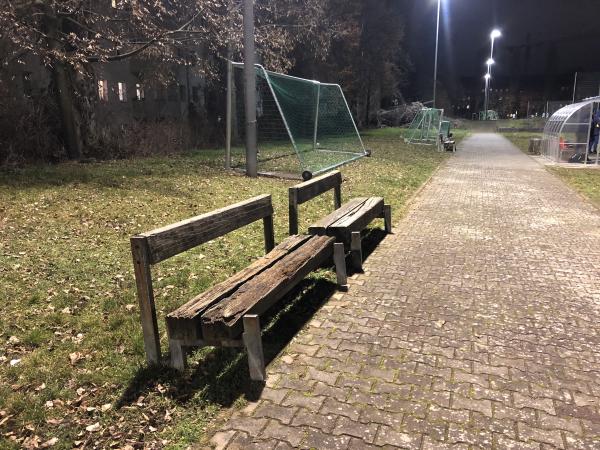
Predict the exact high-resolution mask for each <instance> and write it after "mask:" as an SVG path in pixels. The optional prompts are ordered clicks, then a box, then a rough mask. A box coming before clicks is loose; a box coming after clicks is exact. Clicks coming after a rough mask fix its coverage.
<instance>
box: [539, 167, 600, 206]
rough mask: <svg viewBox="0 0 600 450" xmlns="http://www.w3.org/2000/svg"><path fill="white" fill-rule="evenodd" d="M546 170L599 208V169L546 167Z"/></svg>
mask: <svg viewBox="0 0 600 450" xmlns="http://www.w3.org/2000/svg"><path fill="white" fill-rule="evenodd" d="M548 170H549V171H550V172H552V173H554V174H556V175H558V176H559V177H560V178H562V179H563V180H564V181H565V182H566V183H567V184H569V185H570V186H572V187H573V188H575V190H576V191H577V192H579V193H580V194H582V195H583V196H584V197H586V198H588V199H589V200H590V201H591V202H592V203H593V204H594V205H596V206H597V207H598V208H600V170H598V169H567V168H563V167H548Z"/></svg>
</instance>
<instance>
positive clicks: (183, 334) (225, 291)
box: [167, 236, 310, 341]
mask: <svg viewBox="0 0 600 450" xmlns="http://www.w3.org/2000/svg"><path fill="white" fill-rule="evenodd" d="M309 239H310V236H290V237H289V238H287V239H285V240H284V241H283V242H282V243H281V244H279V245H278V246H277V247H275V249H273V250H272V251H271V252H269V253H268V254H266V255H265V256H263V257H261V258H259V259H257V260H256V261H254V262H253V263H252V264H251V265H249V266H248V267H246V268H245V269H244V270H242V271H240V272H238V273H236V274H235V275H233V276H232V277H230V278H228V279H227V280H225V281H223V282H222V283H219V284H217V285H215V286H213V287H212V288H210V289H208V290H207V291H205V292H203V293H202V294H200V295H198V296H196V297H194V298H193V299H191V300H190V301H189V302H187V303H186V304H184V305H182V306H180V307H179V308H177V309H176V310H175V311H173V312H171V313H170V314H168V315H167V327H168V329H169V337H170V338H172V339H183V340H185V341H194V340H201V339H202V338H203V336H202V330H201V326H200V315H201V314H202V313H203V312H204V311H205V310H206V309H208V308H209V307H211V306H212V305H214V304H215V303H217V302H219V301H221V300H222V299H224V298H226V297H228V296H230V295H231V294H232V293H233V292H235V291H236V290H237V289H238V288H239V287H240V286H242V285H243V284H244V283H246V282H247V281H248V280H250V279H252V278H253V277H255V276H256V275H257V274H259V273H261V272H263V271H265V270H267V269H268V268H270V267H272V266H273V265H274V264H275V263H277V261H279V260H281V259H282V258H283V257H284V256H286V255H287V254H289V253H290V252H293V251H294V250H296V249H297V248H298V247H300V246H302V245H303V244H304V243H305V242H307V241H308V240H309Z"/></svg>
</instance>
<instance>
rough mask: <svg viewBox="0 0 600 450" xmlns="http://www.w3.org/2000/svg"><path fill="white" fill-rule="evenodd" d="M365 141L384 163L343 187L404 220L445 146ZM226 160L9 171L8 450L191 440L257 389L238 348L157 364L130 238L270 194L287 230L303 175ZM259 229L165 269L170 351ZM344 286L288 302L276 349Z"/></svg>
mask: <svg viewBox="0 0 600 450" xmlns="http://www.w3.org/2000/svg"><path fill="white" fill-rule="evenodd" d="M462 134H464V132H463V133H462ZM365 140H366V144H367V145H368V146H369V148H371V149H372V150H373V157H371V158H365V159H362V160H360V161H358V162H355V163H352V164H350V165H348V166H344V167H343V168H342V172H343V174H344V177H345V182H344V186H343V196H344V198H345V199H348V198H350V197H353V196H360V195H379V196H384V197H385V198H386V201H387V202H389V203H391V205H392V207H393V214H394V219H396V220H397V219H398V217H399V216H400V214H401V213H402V211H403V208H404V207H405V205H406V203H407V200H408V199H409V198H410V197H411V195H412V194H413V193H414V192H415V191H416V190H417V189H418V188H419V187H420V186H421V185H422V184H423V183H424V182H425V181H426V180H427V179H428V177H429V176H430V175H431V174H432V173H433V171H434V170H435V169H436V168H437V167H438V165H439V164H440V163H441V162H442V161H443V160H444V159H445V158H446V155H445V154H444V153H439V152H436V151H435V150H434V149H431V148H427V147H416V146H407V145H405V144H403V143H402V141H401V139H400V137H399V132H398V131H396V132H394V131H393V130H390V129H387V130H383V131H374V132H369V133H367V134H366V136H365ZM221 161H222V152H220V151H219V152H217V151H214V152H212V151H203V152H197V153H193V154H189V155H185V156H178V157H171V158H151V159H136V160H125V161H112V162H102V163H94V164H87V165H81V164H62V165H58V166H53V167H49V166H43V167H32V168H26V169H22V170H17V171H10V172H0V298H1V299H2V302H0V314H1V315H2V317H4V318H5V320H2V322H1V323H0V447H1V448H21V447H28V448H37V447H36V446H41V445H43V444H45V443H46V444H47V445H50V444H52V445H53V448H73V447H89V448H107V447H113V446H114V447H123V446H125V445H131V446H134V447H138V446H139V447H141V446H144V447H145V448H162V447H169V448H185V447H186V446H187V445H188V444H190V443H192V442H196V441H198V440H200V439H201V438H202V437H203V434H204V431H205V429H206V426H207V424H208V423H209V422H210V421H211V420H212V419H213V418H214V417H215V416H216V415H217V414H218V413H219V412H220V411H222V410H223V408H228V407H231V406H232V405H236V404H239V403H243V402H244V398H247V397H251V396H252V395H253V392H255V386H253V385H252V383H249V382H248V376H247V369H246V366H245V359H244V357H243V355H241V354H239V353H236V352H235V351H230V350H226V349H205V350H203V351H200V352H197V353H196V354H195V355H194V356H193V358H191V364H190V368H189V369H188V370H187V371H186V372H185V373H183V374H177V373H174V372H172V371H170V370H168V369H156V368H154V369H151V368H147V367H146V366H145V362H144V361H145V358H144V351H143V344H142V336H141V327H140V325H139V319H138V317H139V313H138V306H137V301H136V297H135V282H134V277H133V270H132V263H131V256H130V250H129V237H130V236H132V235H134V234H136V233H139V232H143V231H148V230H150V229H153V228H155V227H158V226H162V225H166V224H169V223H172V222H175V221H177V220H180V219H183V218H187V217H190V216H193V215H196V214H200V213H203V212H206V211H210V210H213V209H215V208H218V207H222V206H225V205H227V204H231V203H235V202H237V201H240V200H243V199H247V198H250V197H252V196H255V195H259V194H263V193H271V194H272V195H273V201H274V206H275V211H276V216H275V227H276V240H277V241H278V242H279V241H281V240H282V239H283V238H284V236H285V234H286V230H287V187H288V186H289V185H290V184H292V182H291V181H284V180H277V179H267V178H260V179H248V178H245V177H242V176H239V175H236V174H233V173H231V172H225V171H224V170H222V169H221V168H220V165H221ZM331 204H332V198H331V195H324V196H322V198H320V199H317V200H315V201H312V202H309V203H308V204H307V205H303V206H302V207H301V214H300V219H301V229H303V230H306V228H307V226H308V224H309V223H310V222H311V221H313V220H315V219H317V218H318V217H321V216H323V215H324V214H326V213H328V212H330V211H331ZM261 236H262V233H261V230H260V225H258V224H257V225H252V226H249V227H246V228H245V229H243V230H241V231H238V232H234V233H231V234H230V235H228V236H226V237H224V238H220V239H216V240H214V241H212V242H210V243H208V244H206V245H203V246H201V247H200V248H198V249H196V250H192V251H190V252H187V253H186V254H184V255H181V256H179V257H175V258H172V259H171V260H169V261H166V262H164V263H161V264H159V265H157V266H156V267H155V268H153V277H154V281H155V294H156V301H157V309H158V315H159V324H160V330H161V333H162V336H163V344H165V341H166V336H165V329H164V316H165V314H166V313H168V312H169V311H171V310H172V309H174V308H175V307H176V306H178V305H180V304H181V303H182V302H184V301H186V300H187V299H189V298H190V296H193V295H195V294H197V293H199V292H201V291H203V290H204V289H206V288H207V287H209V286H211V285H213V284H215V283H217V282H219V281H221V280H223V279H225V278H226V277H228V276H230V275H232V274H233V273H235V272H236V271H238V270H240V269H241V268H243V267H245V266H246V265H247V264H248V263H249V262H250V261H252V260H253V259H254V258H256V257H257V256H259V255H260V254H261V252H262V246H263V243H262V238H261ZM331 280H332V274H331V273H330V272H328V271H323V272H321V273H318V274H316V275H313V276H312V277H311V278H310V279H309V280H307V281H306V282H305V283H303V284H302V285H301V286H300V287H299V288H298V289H296V290H295V291H294V293H293V294H291V295H290V296H289V298H288V302H287V303H286V306H285V307H284V308H283V309H281V310H278V311H275V313H274V320H273V322H272V324H271V325H269V327H270V330H271V331H268V333H269V334H268V336H267V337H266V339H265V343H266V345H267V347H268V352H269V353H270V355H271V356H272V355H274V354H276V353H277V352H278V351H280V350H281V349H282V348H283V347H284V346H285V344H286V342H288V341H289V339H291V337H292V336H293V335H294V333H295V332H297V330H298V329H299V328H301V326H302V324H303V323H304V322H305V321H306V320H308V318H310V316H311V315H312V314H313V313H314V311H316V309H318V308H319V306H320V305H321V304H322V302H323V301H326V299H327V298H328V297H329V295H330V294H331V292H333V287H332V286H334V285H333V283H332V282H331ZM48 443H50V444H48Z"/></svg>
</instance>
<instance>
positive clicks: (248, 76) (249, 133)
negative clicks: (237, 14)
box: [244, 0, 258, 177]
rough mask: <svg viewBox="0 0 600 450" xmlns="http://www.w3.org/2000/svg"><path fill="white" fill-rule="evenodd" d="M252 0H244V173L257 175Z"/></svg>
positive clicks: (252, 175) (251, 175) (250, 175)
mask: <svg viewBox="0 0 600 450" xmlns="http://www.w3.org/2000/svg"><path fill="white" fill-rule="evenodd" d="M255 58H256V53H255V50H254V0H244V90H245V92H246V108H245V111H246V175H248V176H249V177H256V176H258V167H257V166H258V151H257V143H256V69H255V68H254V60H255Z"/></svg>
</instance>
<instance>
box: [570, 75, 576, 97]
mask: <svg viewBox="0 0 600 450" xmlns="http://www.w3.org/2000/svg"><path fill="white" fill-rule="evenodd" d="M576 91H577V72H575V83H574V84H573V101H572V102H571V103H575V92H576Z"/></svg>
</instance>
